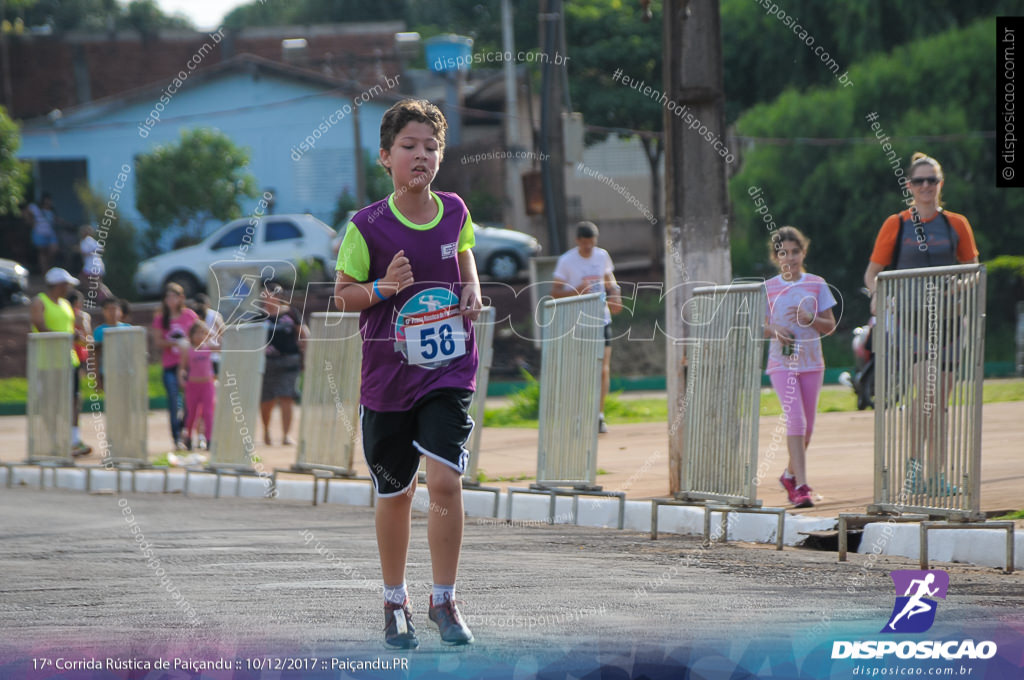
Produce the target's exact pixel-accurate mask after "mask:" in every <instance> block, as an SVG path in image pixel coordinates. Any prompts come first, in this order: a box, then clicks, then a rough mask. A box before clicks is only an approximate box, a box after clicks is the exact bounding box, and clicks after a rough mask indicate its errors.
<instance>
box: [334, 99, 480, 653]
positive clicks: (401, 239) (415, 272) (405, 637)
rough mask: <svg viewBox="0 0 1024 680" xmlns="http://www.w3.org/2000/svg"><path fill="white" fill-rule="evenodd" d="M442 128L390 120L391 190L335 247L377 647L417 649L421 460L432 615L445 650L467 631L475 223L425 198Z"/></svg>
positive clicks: (459, 206)
mask: <svg viewBox="0 0 1024 680" xmlns="http://www.w3.org/2000/svg"><path fill="white" fill-rule="evenodd" d="M447 128H448V124H447V122H446V121H445V118H444V115H443V114H442V113H441V111H440V110H439V109H438V108H437V107H436V106H434V105H433V104H431V103H430V102H428V101H425V100H413V99H405V100H402V101H400V102H398V103H396V104H395V105H393V106H392V107H391V108H390V109H388V111H387V112H386V113H385V114H384V119H383V120H382V121H381V126H380V156H379V160H380V163H381V165H383V166H384V168H385V170H386V171H387V172H388V174H389V175H390V176H391V180H392V183H393V184H394V193H392V194H391V195H390V196H388V197H387V198H386V199H384V200H381V201H378V202H377V203H374V204H372V205H369V206H367V207H366V208H363V209H362V210H360V211H359V212H357V213H356V214H355V215H353V217H352V220H351V222H349V225H348V227H349V228H348V230H347V231H346V233H345V238H344V240H343V241H342V243H341V248H340V249H339V251H338V264H337V269H338V275H337V283H336V284H335V289H334V295H335V305H337V307H338V309H340V310H341V311H344V312H356V311H358V312H360V319H359V327H360V331H361V333H362V337H363V367H362V385H361V388H360V391H361V395H360V403H361V405H362V409H361V414H362V420H361V422H362V432H363V455H364V456H365V458H366V463H367V467H369V469H370V475H371V477H372V478H373V484H374V488H375V489H376V491H377V493H378V495H379V497H380V500H379V501H378V503H377V510H376V513H377V547H378V549H379V551H380V562H381V571H382V575H383V577H384V601H385V604H384V623H385V630H384V641H385V643H386V644H388V645H390V646H392V647H401V648H415V647H417V646H418V645H419V639H418V638H417V637H416V630H415V628H414V627H413V625H412V614H411V612H410V608H409V598H408V594H407V589H406V585H405V567H406V557H407V553H408V550H409V534H410V520H411V508H412V501H413V494H414V493H415V491H416V477H417V468H418V467H419V462H420V457H421V456H426V459H427V460H426V464H427V486H428V489H429V492H430V506H429V507H430V509H429V512H428V519H427V527H428V531H427V541H428V543H429V544H430V555H431V563H432V567H433V577H434V587H433V592H432V594H431V597H430V608H429V610H428V616H429V618H430V620H431V621H433V622H434V623H436V624H437V626H438V629H439V631H440V633H441V640H442V641H443V642H445V643H447V644H456V645H457V644H468V643H470V642H472V641H473V634H472V633H471V632H470V630H469V628H468V627H467V626H466V624H465V622H464V621H463V620H462V615H461V613H460V612H459V610H458V607H457V606H456V604H455V580H456V576H457V573H458V567H459V554H460V552H461V549H462V530H463V521H464V520H463V508H462V484H461V483H460V477H461V476H462V474H463V473H464V472H465V470H466V465H467V463H468V458H469V452H468V451H467V450H466V441H467V440H468V439H469V435H470V432H471V431H472V429H473V421H472V419H471V418H470V417H469V403H470V400H471V399H472V397H473V390H474V389H475V387H476V370H477V363H478V356H477V348H476V340H475V335H474V332H473V324H472V323H471V322H472V321H473V320H475V319H476V318H477V317H478V316H479V313H480V309H481V302H480V282H479V279H478V277H477V269H476V261H475V260H474V258H473V252H472V250H471V248H472V247H473V245H474V237H473V221H472V219H471V218H470V214H469V210H468V209H467V208H466V204H465V203H464V202H463V200H462V199H461V198H460V197H459V196H458V195H456V194H453V193H445V192H433V191H431V189H430V184H431V182H432V181H433V180H434V177H435V176H436V175H437V171H438V168H439V166H440V163H441V158H442V156H443V154H444V142H445V131H446V130H447Z"/></svg>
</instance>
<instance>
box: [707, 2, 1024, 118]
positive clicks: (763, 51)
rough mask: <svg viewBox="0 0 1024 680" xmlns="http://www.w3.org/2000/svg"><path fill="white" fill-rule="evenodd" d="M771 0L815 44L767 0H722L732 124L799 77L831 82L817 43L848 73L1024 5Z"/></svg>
mask: <svg viewBox="0 0 1024 680" xmlns="http://www.w3.org/2000/svg"><path fill="white" fill-rule="evenodd" d="M764 2H767V0H764ZM770 5H772V6H777V7H778V8H779V10H781V11H784V12H785V15H786V16H787V17H792V18H793V23H794V24H799V25H800V26H801V27H803V28H804V29H805V30H806V32H807V36H808V39H809V40H810V41H811V46H808V45H807V44H805V43H804V42H801V39H800V38H799V37H798V36H797V35H795V34H794V32H793V30H792V28H791V27H790V26H787V25H785V24H784V23H783V21H782V20H781V19H780V17H778V16H777V15H769V14H768V12H767V10H765V8H764V6H763V4H762V0H722V36H723V41H722V61H723V65H724V69H725V103H726V120H728V121H730V122H732V121H735V120H736V119H737V118H739V117H740V115H741V114H743V113H744V112H745V111H746V110H747V109H748V108H750V107H751V106H753V105H755V104H758V103H761V102H768V101H771V100H773V99H775V98H776V97H777V96H779V95H781V94H782V93H783V92H784V91H785V90H787V89H791V88H793V87H794V83H797V84H798V85H797V88H798V89H805V88H809V87H813V86H817V85H825V86H828V85H831V84H832V83H833V82H834V78H835V76H836V75H838V74H833V72H832V71H831V70H830V69H829V68H827V67H826V66H825V65H824V64H823V63H822V62H821V55H817V54H815V53H814V50H815V49H818V48H821V49H823V50H825V52H827V53H828V55H829V56H831V57H832V58H833V59H835V60H836V62H837V63H838V64H839V67H840V70H839V73H840V74H841V73H843V71H845V70H847V69H849V68H850V67H851V66H852V65H853V64H854V63H855V62H858V61H863V60H864V59H866V58H868V57H870V56H873V55H877V54H884V53H889V52H892V51H893V50H894V49H895V48H897V47H899V46H902V45H906V44H908V43H910V42H913V41H915V40H918V39H920V38H927V37H929V36H933V35H936V34H938V33H942V32H944V31H948V30H952V29H956V28H958V27H961V26H964V25H966V24H968V23H970V22H972V21H974V20H976V19H979V18H982V17H993V16H996V15H1000V14H1005V15H1016V14H1018V13H1019V10H1020V3H1019V2H1017V1H1016V0H976V1H975V2H962V0H934V1H933V2H929V3H921V2H894V1H893V0H856V1H853V2H851V1H847V2H821V0H771V2H770ZM854 83H855V86H856V85H859V84H860V83H859V82H857V81H856V80H854Z"/></svg>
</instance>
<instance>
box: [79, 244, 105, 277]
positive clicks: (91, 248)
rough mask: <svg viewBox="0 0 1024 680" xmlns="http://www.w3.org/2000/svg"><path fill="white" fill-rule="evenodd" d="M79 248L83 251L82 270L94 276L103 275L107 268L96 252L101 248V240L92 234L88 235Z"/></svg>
mask: <svg viewBox="0 0 1024 680" xmlns="http://www.w3.org/2000/svg"><path fill="white" fill-rule="evenodd" d="M78 248H79V250H81V251H82V271H83V272H85V273H86V274H90V275H92V276H103V275H104V274H105V273H106V270H105V269H104V267H103V260H102V259H101V258H100V256H99V255H98V254H97V252H96V251H98V250H99V249H100V244H99V241H97V240H96V239H94V238H93V237H92V236H86V237H85V238H83V239H82V242H81V243H80V244H79V245H78Z"/></svg>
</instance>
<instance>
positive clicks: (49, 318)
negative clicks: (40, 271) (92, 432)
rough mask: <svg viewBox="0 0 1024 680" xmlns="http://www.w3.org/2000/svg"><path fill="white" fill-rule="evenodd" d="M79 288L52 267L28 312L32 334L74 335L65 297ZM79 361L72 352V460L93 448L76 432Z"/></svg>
mask: <svg viewBox="0 0 1024 680" xmlns="http://www.w3.org/2000/svg"><path fill="white" fill-rule="evenodd" d="M77 285H78V279H76V278H75V277H73V276H72V275H71V274H69V273H68V272H67V270H65V269H61V268H60V267H54V268H53V269H50V270H49V271H48V272H46V291H45V292H43V293H39V294H38V295H36V297H35V298H33V300H32V304H31V305H30V306H29V308H28V313H29V319H30V320H31V321H32V332H33V333H46V332H55V333H71V334H72V335H73V334H74V332H75V313H74V311H73V310H72V309H71V304H70V303H69V302H68V301H67V294H68V292H69V291H70V290H71V287H72V286H77ZM79 363H80V362H79V360H78V357H77V356H76V355H75V353H74V350H72V352H71V372H72V375H73V376H74V377H73V379H72V380H73V383H72V384H73V386H74V387H73V389H72V400H73V401H72V411H71V424H72V427H71V442H72V450H71V455H72V456H87V455H89V453H91V452H92V448H91V447H89V446H86V445H85V444H83V443H82V436H81V434H80V433H79V431H78V412H79V411H80V410H81V402H80V399H79V394H78V366H79Z"/></svg>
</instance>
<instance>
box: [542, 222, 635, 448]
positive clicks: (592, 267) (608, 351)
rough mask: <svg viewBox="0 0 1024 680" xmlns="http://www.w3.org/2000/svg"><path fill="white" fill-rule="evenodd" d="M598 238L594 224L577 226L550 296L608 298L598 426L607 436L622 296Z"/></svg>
mask: <svg viewBox="0 0 1024 680" xmlns="http://www.w3.org/2000/svg"><path fill="white" fill-rule="evenodd" d="M597 235H598V230H597V225H595V224H594V223H593V222H580V223H579V224H577V225H576V247H575V248H573V249H572V250H569V251H567V252H566V253H564V254H563V255H562V256H561V257H559V258H558V263H557V264H556V265H555V273H554V279H555V281H554V285H553V286H552V287H551V296H552V297H555V298H564V297H570V296H573V295H585V294H587V293H606V294H607V296H608V299H607V303H606V304H605V309H604V363H603V364H602V367H601V415H600V418H599V420H598V425H597V427H598V432H600V433H601V434H604V433H605V432H607V431H608V426H607V425H606V424H605V421H604V400H605V397H606V396H607V395H608V385H609V382H610V380H611V369H610V367H611V360H612V346H611V343H612V333H611V330H612V327H611V323H612V316H611V315H612V314H618V313H619V312H620V311H622V298H621V296H620V294H619V293H620V289H619V284H618V283H616V281H615V274H614V271H615V266H614V265H613V264H612V256H611V255H609V254H608V251H607V250H605V249H604V248H598V247H597Z"/></svg>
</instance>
